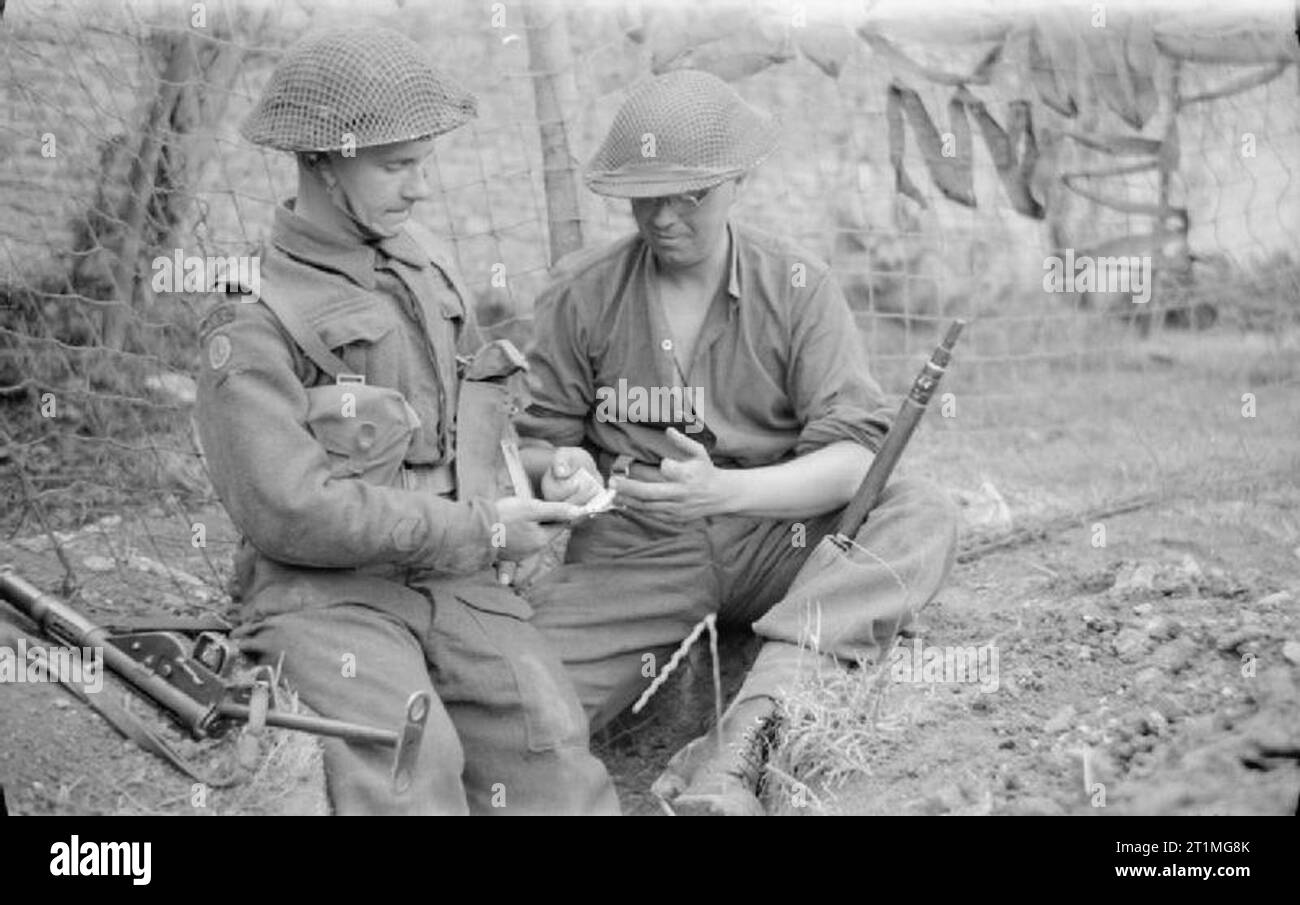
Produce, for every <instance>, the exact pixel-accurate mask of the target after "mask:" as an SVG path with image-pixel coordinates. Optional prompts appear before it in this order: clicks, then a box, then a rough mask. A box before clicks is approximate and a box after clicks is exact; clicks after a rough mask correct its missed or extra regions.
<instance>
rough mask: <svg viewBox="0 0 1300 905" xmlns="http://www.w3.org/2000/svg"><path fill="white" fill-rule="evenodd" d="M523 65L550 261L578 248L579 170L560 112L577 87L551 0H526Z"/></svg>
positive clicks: (565, 39) (560, 19)
mask: <svg viewBox="0 0 1300 905" xmlns="http://www.w3.org/2000/svg"><path fill="white" fill-rule="evenodd" d="M524 25H525V28H526V29H527V32H528V67H529V69H531V70H532V76H533V104H534V106H535V108H536V110H537V132H538V135H539V136H540V138H541V143H542V175H543V179H544V182H545V186H546V227H547V234H548V235H549V237H550V251H551V263H552V264H554V263H555V262H556V261H558V260H559V259H560V258H562V257H563V256H564V255H566V254H568V253H570V252H572V251H577V250H578V249H579V248H581V247H582V222H581V212H580V208H579V206H578V171H577V166H576V164H575V161H574V159H573V154H572V153H571V152H570V150H569V134H568V125H567V123H566V122H565V119H564V111H565V110H572V109H574V102H575V100H576V97H577V86H576V84H575V82H574V79H573V72H572V66H573V60H572V55H571V54H570V52H569V33H568V30H567V27H566V25H565V21H564V11H563V8H562V7H561V6H560V5H559V4H558V3H556V2H554V0H526V2H525V3H524Z"/></svg>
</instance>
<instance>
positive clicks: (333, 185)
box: [321, 173, 398, 239]
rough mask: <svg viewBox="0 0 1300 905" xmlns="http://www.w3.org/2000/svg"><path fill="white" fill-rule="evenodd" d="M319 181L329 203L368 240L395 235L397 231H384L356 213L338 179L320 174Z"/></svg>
mask: <svg viewBox="0 0 1300 905" xmlns="http://www.w3.org/2000/svg"><path fill="white" fill-rule="evenodd" d="M321 179H322V180H324V182H325V191H326V193H327V194H328V195H329V197H330V201H332V202H334V206H335V207H337V208H338V209H339V210H341V211H343V213H345V214H347V216H348V219H349V220H351V221H352V222H353V223H355V224H356V225H357V226H358V227H360V229H361V231H362V232H363V233H364V234H366V236H367V237H368V238H372V239H391V238H392V237H393V236H395V235H397V233H398V230H395V229H384V228H383V227H381V226H380V225H379V224H377V223H372V222H371V221H369V220H366V219H364V218H363V217H362V216H361V215H360V214H359V213H357V209H356V207H355V206H353V204H352V199H351V198H349V197H348V193H347V189H345V188H343V184H342V183H341V182H339V181H338V179H336V178H333V177H332V176H326V175H325V174H324V173H321Z"/></svg>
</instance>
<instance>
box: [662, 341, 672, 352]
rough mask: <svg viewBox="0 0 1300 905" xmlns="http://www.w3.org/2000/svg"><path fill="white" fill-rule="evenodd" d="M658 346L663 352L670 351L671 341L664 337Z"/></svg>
mask: <svg viewBox="0 0 1300 905" xmlns="http://www.w3.org/2000/svg"><path fill="white" fill-rule="evenodd" d="M659 348H661V349H663V350H664V351H665V352H671V351H672V350H673V341H672V340H671V339H665V340H664V341H663V342H661V343H660V344H659Z"/></svg>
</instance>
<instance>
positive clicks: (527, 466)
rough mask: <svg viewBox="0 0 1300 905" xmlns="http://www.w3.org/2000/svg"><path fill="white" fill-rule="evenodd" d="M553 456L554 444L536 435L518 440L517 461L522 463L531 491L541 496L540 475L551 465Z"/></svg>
mask: <svg viewBox="0 0 1300 905" xmlns="http://www.w3.org/2000/svg"><path fill="white" fill-rule="evenodd" d="M554 458H555V446H554V445H553V444H551V443H549V442H548V441H546V440H542V439H540V438H537V437H528V438H524V439H521V440H520V442H519V461H520V462H522V463H523V466H524V471H525V472H527V473H528V480H529V482H530V483H531V484H532V485H533V493H534V494H535V495H536V496H539V497H540V496H541V487H542V475H544V474H546V469H548V468H550V467H551V460H552V459H554Z"/></svg>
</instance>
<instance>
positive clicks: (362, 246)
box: [271, 199, 429, 289]
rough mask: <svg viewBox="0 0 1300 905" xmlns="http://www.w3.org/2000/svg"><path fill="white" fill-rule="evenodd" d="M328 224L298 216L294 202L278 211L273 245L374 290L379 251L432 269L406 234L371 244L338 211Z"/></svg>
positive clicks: (346, 217) (423, 254)
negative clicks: (336, 215) (337, 214)
mask: <svg viewBox="0 0 1300 905" xmlns="http://www.w3.org/2000/svg"><path fill="white" fill-rule="evenodd" d="M338 213H339V216H338V217H335V218H334V219H333V220H331V221H330V222H329V223H317V222H316V221H313V220H308V219H306V218H304V217H300V216H298V214H297V213H296V212H295V211H294V202H293V199H290V200H288V201H286V202H285V203H284V204H282V205H280V206H279V207H277V208H276V209H275V223H274V225H273V226H272V229H271V241H272V243H273V244H274V245H275V246H276V247H277V248H279V249H280V250H281V251H283V252H285V253H286V254H290V255H292V256H293V257H295V258H299V259H301V260H304V261H306V262H308V263H309V264H315V265H317V266H319V267H322V268H325V269H329V270H335V271H338V272H339V273H341V274H343V275H344V276H346V277H347V278H348V279H350V280H352V282H354V283H356V284H357V285H358V286H362V287H364V288H366V289H373V288H375V268H376V267H378V266H380V265H381V264H382V261H381V260H379V259H378V255H377V253H376V250H378V251H381V252H383V254H384V256H385V257H388V258H396V259H397V260H399V261H401V262H402V263H403V264H408V265H410V266H411V267H415V268H424V267H427V266H429V256H428V254H426V253H423V252H422V251H421V249H420V247H419V245H418V244H417V243H416V242H415V240H414V239H412V238H411V237H410V236H409V235H408V234H407V233H406V231H405V230H403V231H401V232H399V233H398V234H397V235H396V236H392V237H389V238H384V239H379V240H378V241H374V240H368V239H367V237H366V236H365V235H364V234H363V233H362V232H361V228H360V227H359V226H357V225H356V223H354V222H352V218H350V217H348V216H347V215H345V214H344V213H343V212H342V211H339V212H338Z"/></svg>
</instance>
